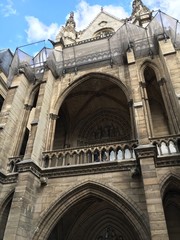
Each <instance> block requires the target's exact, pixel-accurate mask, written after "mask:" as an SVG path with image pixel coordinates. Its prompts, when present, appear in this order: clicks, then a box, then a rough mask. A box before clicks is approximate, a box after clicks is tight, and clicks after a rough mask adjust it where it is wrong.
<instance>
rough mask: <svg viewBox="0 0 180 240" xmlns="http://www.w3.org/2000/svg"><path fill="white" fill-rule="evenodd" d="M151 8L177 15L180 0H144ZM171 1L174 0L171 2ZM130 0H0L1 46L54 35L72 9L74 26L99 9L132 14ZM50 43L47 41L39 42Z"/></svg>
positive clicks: (179, 15)
mask: <svg viewBox="0 0 180 240" xmlns="http://www.w3.org/2000/svg"><path fill="white" fill-rule="evenodd" d="M143 2H144V4H145V5H146V6H148V7H149V8H150V9H161V10H162V11H164V12H166V13H167V14H169V15H171V16H173V17H175V18H177V19H180V0H176V1H174V2H173V1H172V0H144V1H143ZM172 2H173V3H172ZM131 4H132V0H51V1H49V0H44V1H42V0H0V31H1V37H0V49H4V48H9V49H11V51H12V52H14V50H15V49H16V47H19V46H22V45H25V44H29V43H32V42H37V41H40V40H47V39H52V40H53V39H55V36H56V35H57V33H58V31H59V29H60V27H61V26H62V25H63V24H65V22H66V19H67V16H68V14H69V13H70V12H71V11H74V13H75V20H76V25H77V29H84V28H85V27H87V26H88V24H89V23H90V22H91V21H92V20H93V18H94V17H95V16H96V15H97V14H98V13H99V12H100V8H101V6H103V7H104V10H105V11H106V12H109V13H110V14H113V15H114V16H117V17H119V18H124V17H126V16H129V15H130V14H131ZM44 44H45V46H47V47H49V46H50V45H49V43H48V41H46V42H45V43H44V42H42V43H40V45H42V46H43V45H44Z"/></svg>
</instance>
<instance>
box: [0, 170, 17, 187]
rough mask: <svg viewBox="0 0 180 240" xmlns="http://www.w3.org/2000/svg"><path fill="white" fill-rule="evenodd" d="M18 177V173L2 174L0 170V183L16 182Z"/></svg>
mask: <svg viewBox="0 0 180 240" xmlns="http://www.w3.org/2000/svg"><path fill="white" fill-rule="evenodd" d="M17 179H18V173H17V172H16V173H13V174H7V175H6V174H4V173H2V172H0V183H2V184H9V183H16V182H17Z"/></svg>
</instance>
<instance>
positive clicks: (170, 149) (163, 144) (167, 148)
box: [150, 135, 180, 156]
mask: <svg viewBox="0 0 180 240" xmlns="http://www.w3.org/2000/svg"><path fill="white" fill-rule="evenodd" d="M150 141H151V143H152V144H153V145H155V146H156V147H157V152H158V156H164V155H172V154H180V135H171V136H167V137H159V138H151V139H150Z"/></svg>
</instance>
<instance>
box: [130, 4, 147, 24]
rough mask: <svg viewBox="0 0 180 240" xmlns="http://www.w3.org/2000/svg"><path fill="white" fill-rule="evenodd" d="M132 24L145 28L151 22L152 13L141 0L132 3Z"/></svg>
mask: <svg viewBox="0 0 180 240" xmlns="http://www.w3.org/2000/svg"><path fill="white" fill-rule="evenodd" d="M131 19H132V22H133V23H135V24H138V25H140V26H144V25H145V24H146V23H147V22H149V21H150V20H151V11H150V10H149V8H148V7H146V6H145V5H144V4H143V2H142V1H141V0H134V1H133V3H132V14H131Z"/></svg>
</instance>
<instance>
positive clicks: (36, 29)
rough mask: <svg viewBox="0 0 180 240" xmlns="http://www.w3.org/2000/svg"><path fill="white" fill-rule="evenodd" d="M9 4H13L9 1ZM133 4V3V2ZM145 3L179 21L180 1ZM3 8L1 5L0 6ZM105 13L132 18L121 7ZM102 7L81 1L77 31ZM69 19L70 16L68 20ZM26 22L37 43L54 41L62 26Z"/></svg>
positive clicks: (76, 13) (29, 36) (31, 38)
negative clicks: (47, 40) (48, 40)
mask: <svg viewBox="0 0 180 240" xmlns="http://www.w3.org/2000/svg"><path fill="white" fill-rule="evenodd" d="M9 3H12V1H11V0H9ZM131 3H132V2H131ZM143 3H144V4H145V5H146V6H148V7H149V8H150V9H151V10H153V9H154V10H155V9H161V10H162V11H164V12H165V13H167V14H169V15H170V16H172V17H175V18H177V19H179V16H180V1H174V2H173V3H172V2H171V0H143ZM0 6H1V5H0ZM103 8H104V11H105V12H108V13H109V14H111V15H113V16H115V17H118V18H120V19H122V18H126V17H128V16H130V14H129V13H127V12H126V11H125V9H124V8H123V7H121V6H114V5H105V6H104V7H103ZM100 11H101V6H100V5H98V4H95V5H90V4H89V3H88V1H86V0H80V2H79V4H78V5H77V6H76V9H75V11H74V16H75V21H76V26H77V27H76V29H77V30H83V29H84V28H86V27H87V26H88V25H89V24H90V23H91V22H92V21H93V19H94V18H95V17H96V16H97V15H98V13H100ZM130 12H131V9H130ZM68 17H69V14H68V16H67V18H68ZM26 21H27V22H28V29H27V30H26V33H27V40H28V42H29V43H30V42H35V41H40V40H46V39H52V40H54V39H55V37H56V35H57V34H58V32H59V29H60V25H59V24H58V23H52V24H50V25H49V26H47V25H45V24H44V23H43V22H41V21H40V20H39V19H38V18H36V17H33V16H27V17H26Z"/></svg>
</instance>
